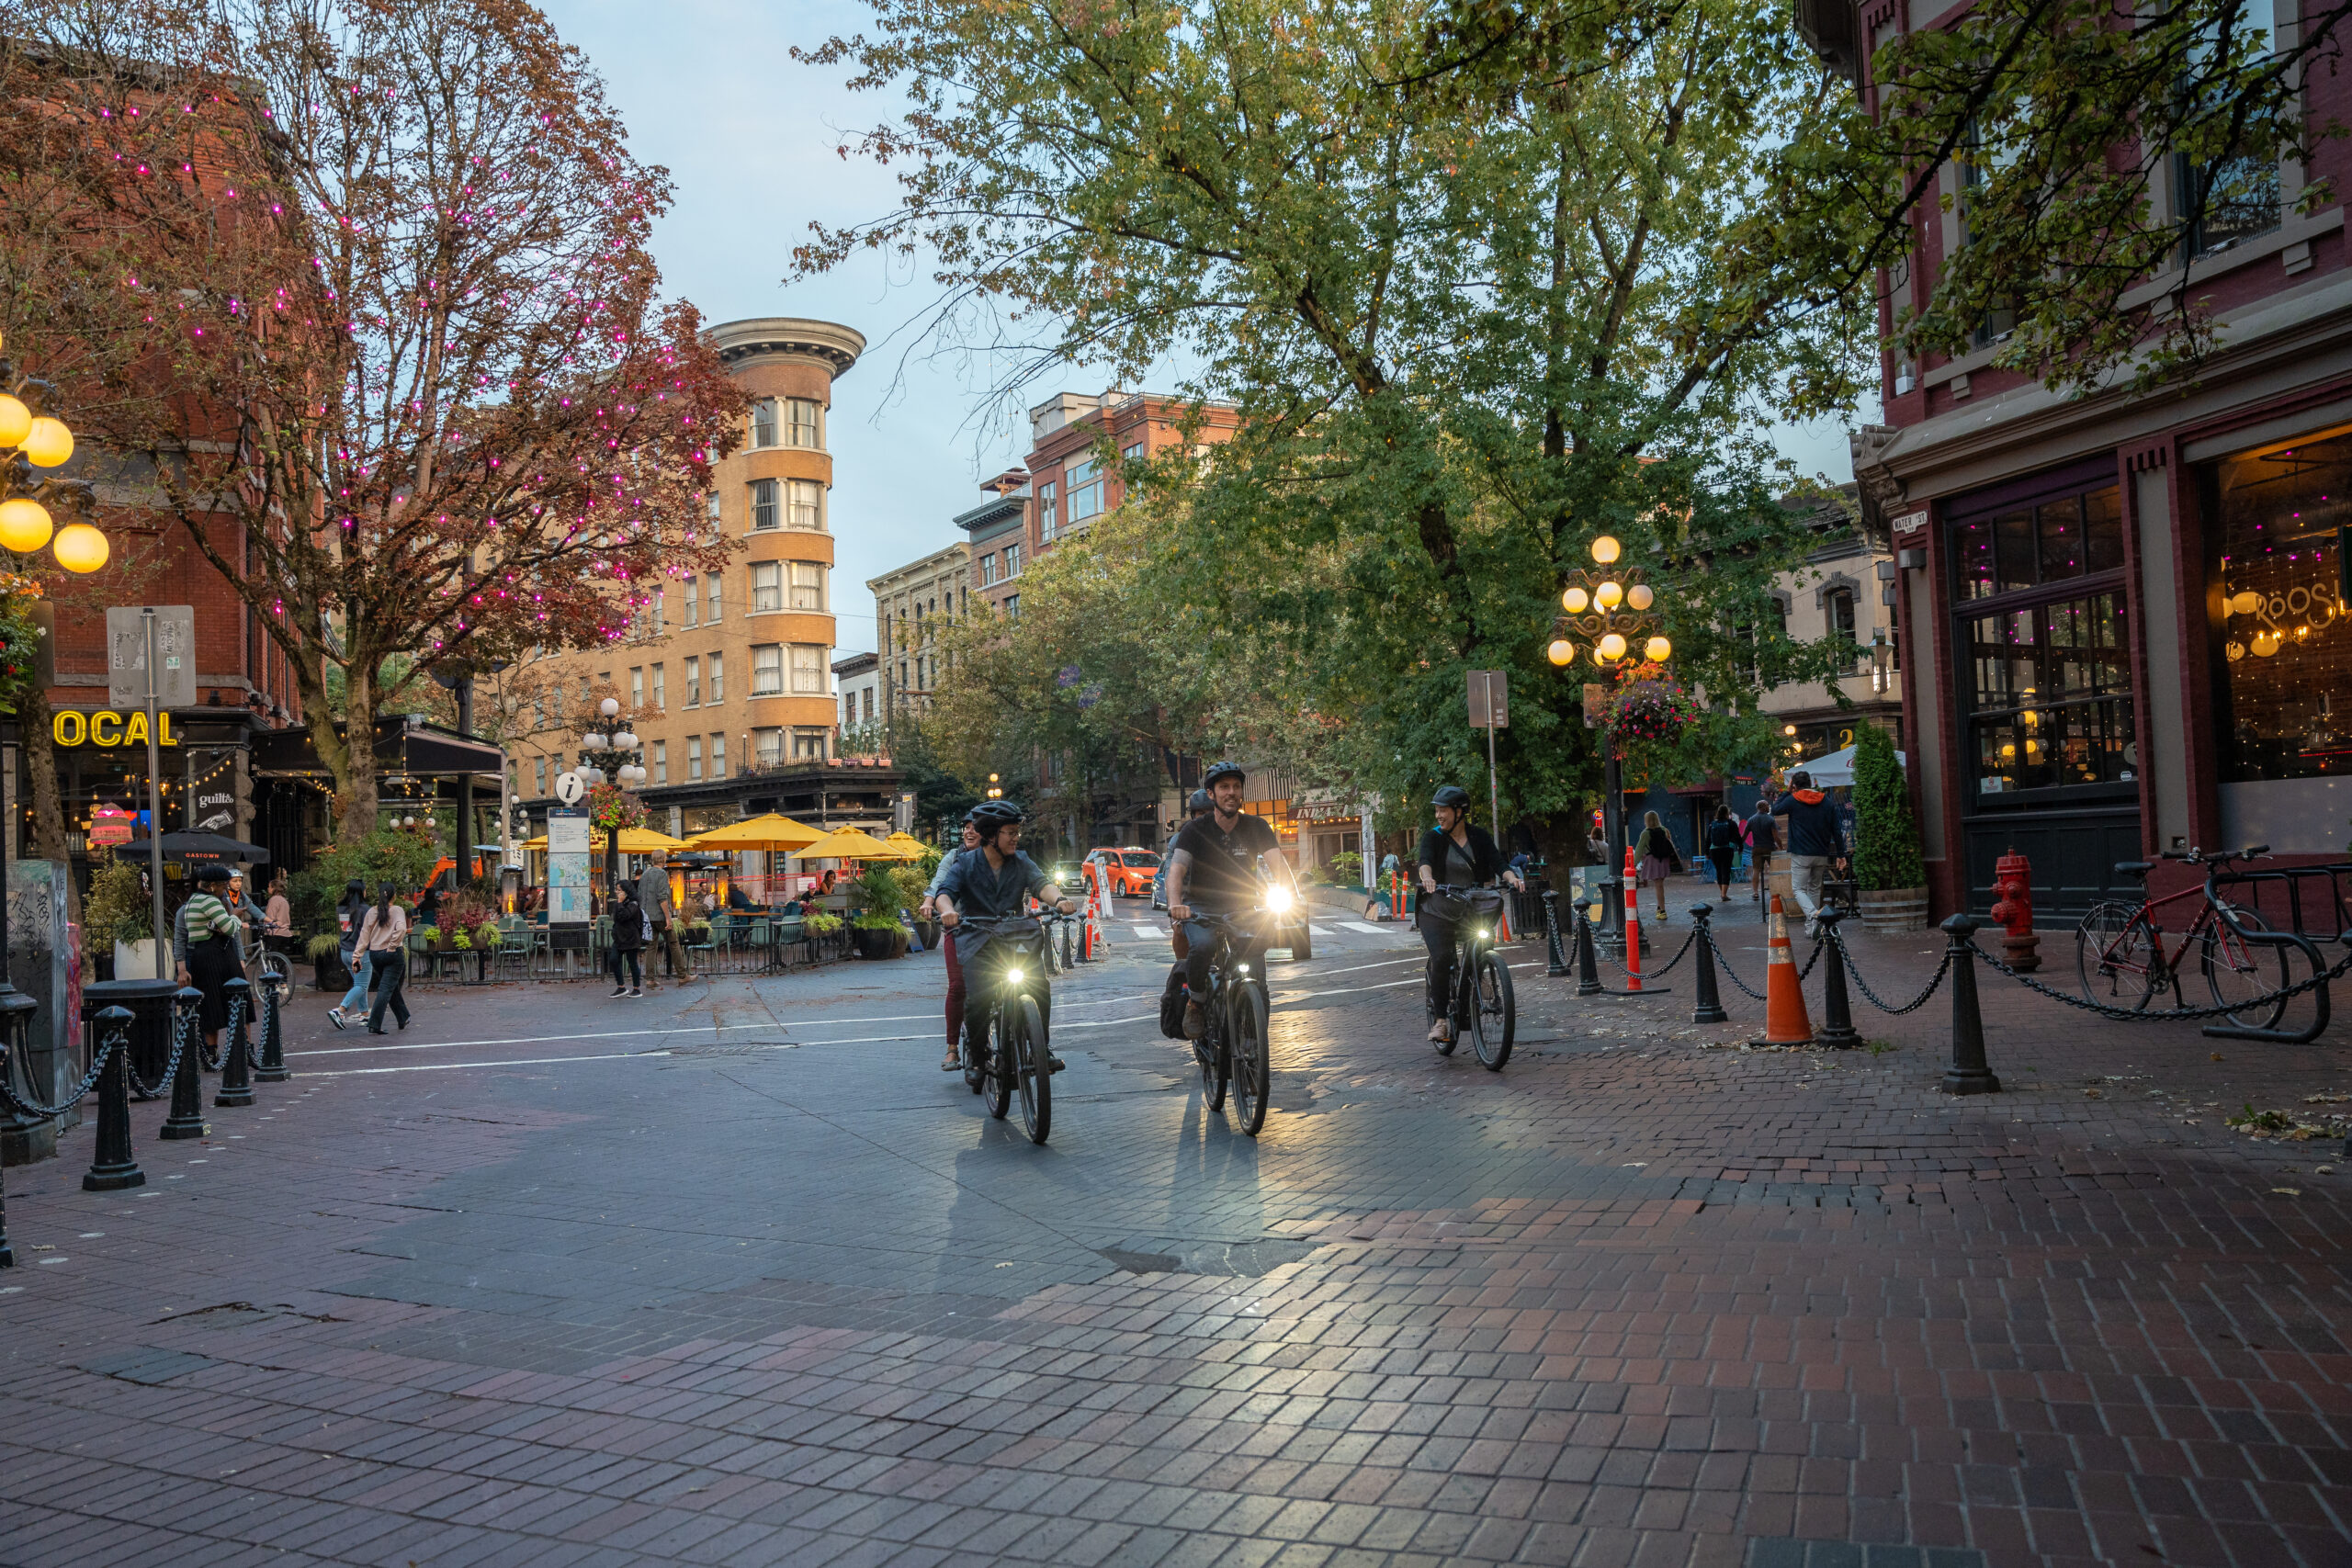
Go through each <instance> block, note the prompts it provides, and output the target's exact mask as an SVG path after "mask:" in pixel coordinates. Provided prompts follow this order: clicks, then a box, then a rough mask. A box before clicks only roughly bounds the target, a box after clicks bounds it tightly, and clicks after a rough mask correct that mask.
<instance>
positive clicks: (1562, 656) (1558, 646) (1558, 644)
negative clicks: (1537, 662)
mask: <svg viewBox="0 0 2352 1568" xmlns="http://www.w3.org/2000/svg"><path fill="white" fill-rule="evenodd" d="M1576 656H1577V645H1576V644H1574V643H1572V642H1570V641H1569V640H1568V639H1567V638H1566V637H1554V638H1553V639H1552V646H1551V647H1550V648H1549V649H1545V650H1544V657H1546V658H1548V659H1549V660H1551V661H1552V662H1553V663H1555V664H1566V662H1567V661H1568V660H1571V659H1574V658H1575V657H1576Z"/></svg>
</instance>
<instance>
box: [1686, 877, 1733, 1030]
mask: <svg viewBox="0 0 2352 1568" xmlns="http://www.w3.org/2000/svg"><path fill="white" fill-rule="evenodd" d="M1714 912H1715V910H1714V906H1713V905H1712V904H1693V905H1691V921H1692V924H1693V925H1694V927H1695V928H1696V929H1695V930H1694V931H1692V932H1691V936H1692V938H1693V939H1694V940H1695V941H1697V942H1698V944H1699V1003H1698V1006H1696V1007H1694V1008H1692V1009H1691V1022H1693V1023H1728V1022H1730V1021H1731V1014H1729V1013H1727V1012H1725V1011H1724V1001H1723V998H1722V996H1721V995H1720V994H1718V993H1717V991H1716V989H1715V956H1714V953H1715V935H1714V929H1713V927H1712V926H1710V925H1708V923H1707V920H1708V917H1710V916H1711V915H1713V913H1714Z"/></svg>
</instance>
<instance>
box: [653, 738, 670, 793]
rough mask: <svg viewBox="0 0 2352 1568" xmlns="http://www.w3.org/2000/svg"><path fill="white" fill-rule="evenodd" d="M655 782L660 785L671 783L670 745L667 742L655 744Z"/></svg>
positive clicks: (661, 741)
mask: <svg viewBox="0 0 2352 1568" xmlns="http://www.w3.org/2000/svg"><path fill="white" fill-rule="evenodd" d="M653 782H654V783H655V784H668V783H669V782H670V743H669V742H668V741H667V740H656V741H655V742H654V743H653Z"/></svg>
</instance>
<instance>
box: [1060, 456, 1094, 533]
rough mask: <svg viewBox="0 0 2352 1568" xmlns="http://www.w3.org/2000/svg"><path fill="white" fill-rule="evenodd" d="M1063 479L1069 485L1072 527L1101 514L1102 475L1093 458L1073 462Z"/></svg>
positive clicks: (1070, 522)
mask: <svg viewBox="0 0 2352 1568" xmlns="http://www.w3.org/2000/svg"><path fill="white" fill-rule="evenodd" d="M1062 480H1063V482H1064V483H1065V484H1067V485H1069V525H1070V526H1071V527H1073V528H1075V527H1077V526H1078V525H1080V523H1083V522H1085V521H1086V520H1087V519H1089V518H1091V517H1095V516H1098V515H1100V514H1101V513H1102V511H1103V476H1102V474H1101V473H1100V472H1098V471H1097V470H1096V468H1095V466H1094V459H1093V458H1091V457H1089V458H1087V459H1086V460H1085V461H1084V462H1082V463H1072V464H1071V465H1070V466H1069V468H1068V469H1067V470H1065V471H1064V473H1063V475H1062Z"/></svg>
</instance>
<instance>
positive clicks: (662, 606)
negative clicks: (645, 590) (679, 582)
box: [653, 582, 670, 637]
mask: <svg viewBox="0 0 2352 1568" xmlns="http://www.w3.org/2000/svg"><path fill="white" fill-rule="evenodd" d="M669 598H670V589H669V586H668V585H667V584H666V583H658V582H657V583H655V584H654V585H653V635H654V636H655V637H660V636H661V635H662V615H663V612H664V611H665V610H666V609H667V608H668V604H669Z"/></svg>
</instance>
